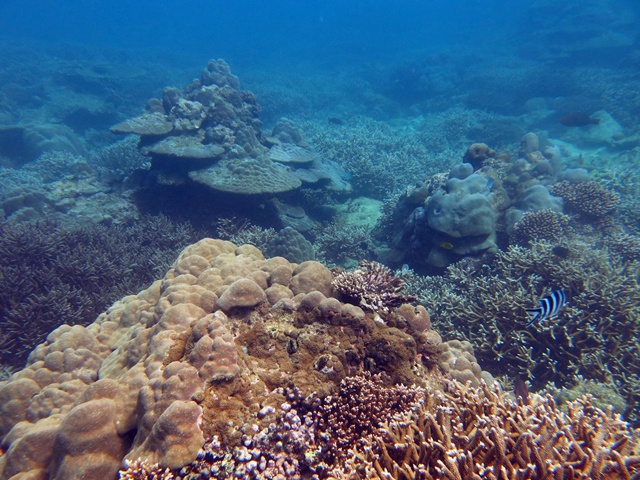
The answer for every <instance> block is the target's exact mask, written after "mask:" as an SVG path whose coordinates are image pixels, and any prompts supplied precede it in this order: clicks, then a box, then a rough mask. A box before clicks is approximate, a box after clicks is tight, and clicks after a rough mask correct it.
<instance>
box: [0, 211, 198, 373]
mask: <svg viewBox="0 0 640 480" xmlns="http://www.w3.org/2000/svg"><path fill="white" fill-rule="evenodd" d="M202 235H203V232H201V231H198V230H197V229H195V228H194V227H192V226H191V225H190V224H188V223H176V222H173V221H171V220H169V219H168V218H167V217H163V216H159V217H142V218H141V219H140V220H139V221H138V222H136V223H134V224H132V225H130V226H124V225H92V224H87V225H74V224H70V225H69V224H67V225H64V224H61V223H59V222H53V221H41V222H28V223H18V224H15V223H8V222H5V223H2V224H0V330H1V332H2V333H1V334H0V363H4V364H6V365H11V366H13V367H22V366H23V365H24V362H25V361H26V359H27V355H28V353H29V352H30V351H31V350H32V349H33V348H34V347H35V346H36V345H38V344H39V343H41V342H42V341H44V339H45V337H46V336H47V335H48V334H49V333H50V332H51V331H52V330H54V329H55V328H57V327H58V326H60V325H61V324H62V323H67V324H69V325H88V324H89V323H91V322H92V321H94V320H95V318H96V317H97V316H98V314H99V313H100V312H101V311H102V310H103V309H104V308H106V307H107V306H108V305H109V304H111V303H112V302H113V301H114V300H115V299H117V298H119V297H121V296H122V295H124V294H126V293H128V292H135V291H138V290H140V289H141V288H143V287H145V286H147V285H148V284H149V283H150V282H152V281H153V279H154V278H155V277H157V276H158V275H159V274H160V273H161V272H163V271H164V270H165V269H166V268H167V267H168V266H169V265H170V264H171V262H172V261H173V259H174V257H175V255H176V254H177V253H178V251H179V249H180V248H182V247H184V246H185V245H187V244H189V243H190V242H193V241H194V240H196V239H197V238H199V237H200V236H202Z"/></svg>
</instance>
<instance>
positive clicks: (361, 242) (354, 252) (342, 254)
mask: <svg viewBox="0 0 640 480" xmlns="http://www.w3.org/2000/svg"><path fill="white" fill-rule="evenodd" d="M313 233H314V234H315V241H314V245H315V247H316V254H317V256H319V257H320V258H322V259H323V261H325V262H327V263H335V264H339V265H345V264H347V263H349V262H353V261H357V260H359V259H362V258H367V257H368V256H369V255H370V252H369V248H370V247H369V245H370V243H371V239H370V232H369V231H368V230H367V228H365V227H364V226H362V225H346V224H344V223H342V222H332V223H330V224H328V225H323V226H318V227H316V228H315V229H314V230H313ZM354 264H355V262H354Z"/></svg>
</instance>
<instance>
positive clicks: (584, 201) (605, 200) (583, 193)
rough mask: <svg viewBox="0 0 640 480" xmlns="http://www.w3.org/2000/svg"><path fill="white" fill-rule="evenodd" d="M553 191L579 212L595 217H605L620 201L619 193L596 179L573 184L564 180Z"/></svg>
mask: <svg viewBox="0 0 640 480" xmlns="http://www.w3.org/2000/svg"><path fill="white" fill-rule="evenodd" d="M552 193H553V194H554V195H557V196H559V197H562V199H563V200H564V201H565V204H566V205H567V206H568V207H570V208H571V209H573V210H574V211H576V212H577V213H581V214H584V215H587V216H589V217H595V218H601V217H604V216H605V215H607V214H608V213H610V212H611V211H612V210H613V209H614V208H615V207H616V205H618V203H619V202H620V196H619V195H618V194H617V193H615V192H613V191H611V190H607V189H606V188H604V187H603V186H602V185H600V184H599V183H598V182H594V181H588V182H582V183H576V184H573V183H569V182H568V181H566V180H564V181H562V182H559V183H556V184H555V185H554V186H553V188H552Z"/></svg>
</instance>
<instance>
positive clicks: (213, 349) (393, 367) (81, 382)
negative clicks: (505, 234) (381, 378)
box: [0, 239, 441, 480]
mask: <svg viewBox="0 0 640 480" xmlns="http://www.w3.org/2000/svg"><path fill="white" fill-rule="evenodd" d="M332 279H333V277H332V275H331V272H330V270H329V269H327V268H326V267H324V266H323V265H321V264H320V263H317V262H313V261H307V262H304V263H301V264H292V263H289V262H288V261H287V260H286V259H284V258H282V257H274V258H271V259H265V258H264V257H263V256H262V253H261V252H260V251H259V250H258V249H256V248H255V247H252V246H249V245H244V246H241V247H237V246H235V245H234V244H232V243H230V242H226V241H222V240H212V239H204V240H201V241H200V242H198V243H196V244H194V245H191V246H189V247H187V248H186V249H185V250H184V251H183V252H182V254H181V255H180V256H179V258H178V259H177V260H176V262H175V264H174V265H173V267H172V268H171V269H170V270H169V271H168V272H167V274H166V275H165V276H164V278H163V279H162V280H158V281H156V282H155V283H153V284H152V285H151V286H150V287H149V288H147V289H146V290H143V291H142V292H140V293H139V294H137V295H131V296H128V297H125V298H123V299H122V300H121V301H119V302H116V303H115V304H114V305H113V306H112V307H111V308H109V309H108V310H107V311H106V312H105V313H103V314H102V315H100V316H99V317H98V319H97V320H96V321H95V322H94V323H93V324H91V325H89V326H88V327H83V326H80V325H75V326H69V325H63V326H61V327H59V328H58V329H56V330H55V331H53V332H52V333H51V334H50V335H49V336H48V337H47V341H46V342H45V343H44V344H42V345H40V346H38V347H37V348H36V349H35V350H34V351H33V352H32V353H31V355H30V356H29V361H28V365H27V367H26V368H25V369H24V370H22V371H19V372H17V373H15V374H13V375H12V377H11V378H10V379H9V380H8V381H5V382H2V383H0V438H1V440H0V442H1V443H0V445H1V447H2V450H1V451H0V477H2V478H12V477H14V476H30V477H32V478H36V477H38V476H40V477H42V476H43V475H45V472H47V473H46V475H49V477H48V478H52V479H60V480H62V479H65V480H73V479H86V478H104V479H109V478H114V477H115V475H116V472H117V470H118V469H119V467H120V466H121V462H122V460H123V458H124V457H125V456H126V457H127V458H129V459H130V460H134V459H136V458H138V457H141V458H143V459H145V460H147V461H149V462H151V463H152V464H153V463H158V464H160V465H161V466H162V468H161V470H162V469H164V468H166V467H169V468H171V469H175V468H179V467H181V466H183V465H185V464H187V463H189V462H191V461H193V460H194V459H195V458H196V455H197V453H198V451H199V449H200V447H201V446H202V444H203V442H204V440H205V439H206V438H211V437H214V436H217V437H218V438H219V439H220V441H222V442H223V443H224V445H226V446H236V445H239V444H240V442H241V441H242V439H243V438H244V436H246V435H251V434H253V433H255V432H256V431H257V430H256V428H257V429H258V430H260V429H262V428H267V427H268V426H269V424H270V423H271V422H272V421H273V420H274V414H273V412H275V411H280V406H281V405H282V404H283V402H285V401H286V399H287V397H286V395H285V394H284V393H283V392H285V391H289V390H291V389H293V390H295V391H297V392H299V395H300V396H301V397H307V396H309V395H311V394H312V393H315V394H316V395H318V397H319V398H324V397H325V396H326V395H327V394H329V393H335V392H336V391H337V388H338V385H339V384H340V381H341V380H342V379H343V378H345V377H346V376H348V375H352V374H354V373H356V372H359V371H369V372H371V373H382V372H384V373H385V375H386V376H385V378H387V379H388V383H389V385H393V384H398V383H403V384H407V385H410V384H413V383H416V384H424V383H425V382H426V380H427V379H428V378H429V372H430V371H431V370H432V369H433V368H434V367H435V366H436V365H437V363H438V357H439V355H440V353H441V351H440V350H439V349H438V348H436V346H434V345H432V343H430V342H433V341H434V339H439V337H438V336H437V335H430V334H429V332H430V330H429V323H428V315H426V312H425V311H416V310H415V309H414V308H413V307H411V306H406V307H404V308H400V309H395V310H391V309H389V311H388V312H378V313H379V314H380V315H382V316H383V317H384V319H385V323H383V322H378V321H376V320H375V319H374V318H373V314H371V313H365V312H364V311H363V310H362V309H360V308H359V307H357V306H354V305H349V304H343V303H341V302H340V301H339V300H338V299H337V298H334V297H332V295H333V288H332V285H331V282H332ZM261 412H262V413H261ZM138 467H139V468H143V467H141V466H140V465H138ZM15 478H18V477H15Z"/></svg>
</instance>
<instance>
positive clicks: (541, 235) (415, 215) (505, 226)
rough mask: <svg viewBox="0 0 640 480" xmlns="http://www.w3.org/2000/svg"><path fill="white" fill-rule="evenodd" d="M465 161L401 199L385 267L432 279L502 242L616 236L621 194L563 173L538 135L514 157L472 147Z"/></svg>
mask: <svg viewBox="0 0 640 480" xmlns="http://www.w3.org/2000/svg"><path fill="white" fill-rule="evenodd" d="M463 162H464V163H461V164H459V165H456V166H455V167H453V168H452V169H451V170H450V171H449V173H448V174H437V175H433V176H431V177H430V178H427V179H425V180H424V181H421V182H418V183H417V184H414V185H413V186H411V187H408V188H407V189H406V190H405V192H403V193H402V194H401V195H400V196H399V197H398V199H397V201H396V204H395V207H394V210H393V212H392V213H390V214H387V215H385V216H384V217H383V219H382V221H381V224H380V225H379V226H378V228H377V234H378V238H379V239H380V240H383V241H385V242H387V243H388V244H389V245H390V247H391V249H390V251H389V252H387V253H385V258H384V260H385V261H387V262H388V263H391V264H394V265H401V264H403V263H407V264H409V265H410V266H411V267H412V268H414V269H417V270H418V271H420V272H423V273H433V272H434V271H438V269H443V268H445V267H447V266H448V265H451V264H453V263H454V262H456V261H458V260H460V259H462V258H465V257H471V256H476V257H477V256H480V255H482V254H491V253H492V252H494V251H496V250H497V248H498V243H499V241H500V239H501V237H503V238H505V240H506V241H508V242H509V243H511V244H521V245H526V244H527V243H528V242H530V241H536V240H548V241H565V240H566V239H567V238H569V237H570V236H571V234H572V232H573V231H574V230H576V231H578V232H579V233H589V234H595V233H596V232H600V233H603V232H605V233H606V232H609V233H611V232H615V231H616V226H615V225H613V220H612V218H613V217H612V213H614V209H615V208H616V206H617V205H618V203H619V202H620V196H619V194H618V193H616V192H615V191H613V190H612V189H610V188H607V187H606V186H605V185H604V184H603V183H600V182H596V181H595V180H593V179H591V177H590V175H589V172H587V171H586V170H585V169H582V168H574V169H571V168H565V167H564V165H563V163H564V160H563V158H562V157H561V155H560V150H559V149H558V148H557V147H555V146H553V145H547V146H543V144H542V142H541V141H540V139H539V138H538V136H537V135H536V134H534V133H532V132H529V133H527V134H526V135H524V136H523V138H522V140H521V145H520V150H519V151H518V152H517V153H516V156H515V157H513V158H512V157H510V156H509V155H506V154H500V153H497V152H495V151H493V150H491V149H490V148H489V147H488V146H487V145H485V144H473V145H471V146H470V147H469V148H468V150H467V152H466V154H465V156H464V158H463ZM594 220H596V222H595V223H594ZM506 241H505V243H506Z"/></svg>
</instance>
